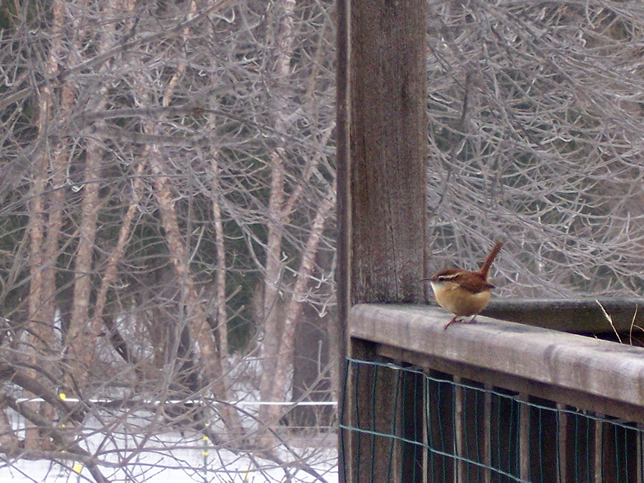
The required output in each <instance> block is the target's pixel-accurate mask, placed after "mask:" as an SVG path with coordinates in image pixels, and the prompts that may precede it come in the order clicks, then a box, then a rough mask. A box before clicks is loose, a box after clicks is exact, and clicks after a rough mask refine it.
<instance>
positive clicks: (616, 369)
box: [350, 304, 644, 406]
mask: <svg viewBox="0 0 644 483" xmlns="http://www.w3.org/2000/svg"><path fill="white" fill-rule="evenodd" d="M447 320H449V315H448V314H446V313H445V312H444V311H442V310H441V309H437V308H433V307H427V306H397V305H379V304H369V305H367V304H362V305H357V306H355V307H354V308H353V309H352V311H351V315H350V332H351V336H352V337H354V338H358V339H361V340H367V341H370V342H372V343H378V344H386V345H388V346H392V347H397V348H402V349H405V350H409V351H415V352H419V353H422V354H425V355H427V356H430V357H436V358H440V359H442V360H446V361H454V362H456V363H458V364H465V365H468V366H472V367H482V368H485V369H487V370H490V371H496V372H498V373H499V374H507V375H511V376H514V377H518V378H522V379H526V380H531V381H535V382H536V383H540V384H545V385H549V386H553V387H559V388H564V389H568V390H573V391H578V392H580V393H586V394H589V395H591V396H600V397H602V398H607V399H611V400H614V401H617V402H621V403H625V404H630V405H636V406H642V405H644V349H642V348H638V347H633V346H629V345H624V344H617V343H614V342H607V341H603V340H597V339H593V338H590V337H583V336H579V335H575V334H566V333H562V332H556V331H550V330H546V329H541V328H538V327H531V326H527V325H522V324H515V323H512V322H503V321H499V320H495V319H489V318H486V317H479V318H478V319H477V320H478V323H476V324H461V325H454V326H452V327H450V329H449V330H447V331H444V330H443V327H444V325H445V323H446V322H447Z"/></svg>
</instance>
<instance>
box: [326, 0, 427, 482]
mask: <svg viewBox="0 0 644 483" xmlns="http://www.w3.org/2000/svg"><path fill="white" fill-rule="evenodd" d="M425 3H426V2H425V1H424V0H405V1H404V2H391V1H388V0H338V2H337V7H338V36H337V38H338V90H337V98H338V138H337V142H338V157H337V164H338V168H337V176H338V180H337V183H338V185H337V188H338V222H339V230H340V239H339V241H338V273H337V279H338V304H339V311H338V312H339V330H338V334H339V336H340V337H343V338H342V339H341V340H340V344H341V345H342V344H345V343H348V338H347V334H348V330H347V323H348V317H349V310H350V308H351V306H352V305H353V304H356V303H363V302H397V303H401V302H404V303H418V302H422V301H423V300H424V286H423V285H424V284H423V283H421V279H422V278H423V276H424V273H423V267H424V266H425V260H424V254H425V245H426V243H425V231H426V223H425V212H426V209H425V204H426V195H425V190H426V182H425V153H426V143H427V135H426V129H427V127H426V126H427V122H426V116H425V109H426V98H425V97H426V96H425V91H426V81H425V79H426V77H425V44H426V42H425V32H426V30H425V23H426V5H425ZM365 347H368V346H364V345H359V347H358V346H356V347H355V348H353V347H351V346H348V353H349V354H350V355H351V354H354V355H358V353H360V355H362V356H366V354H364V350H365ZM346 348H347V346H344V345H342V347H341V351H340V352H341V355H342V353H343V352H344V351H345V349H346ZM354 349H355V350H354ZM341 363H342V364H343V362H341ZM342 373H344V371H342V370H341V374H342ZM353 376H354V374H352V371H351V370H349V371H348V373H347V377H348V381H341V384H343V388H349V390H350V391H351V393H350V394H347V397H346V398H342V400H343V404H344V405H345V407H343V408H341V414H342V415H343V419H342V421H341V423H342V425H343V426H344V427H354V426H353V425H354V424H356V422H357V419H356V416H355V414H356V409H357V408H358V406H359V405H360V406H362V405H363V403H364V401H365V400H366V398H367V397H371V396H367V394H363V393H362V392H360V391H361V389H365V387H364V385H360V386H359V387H357V391H354V390H353V389H354V388H352V387H351V384H352V382H353V380H352V377H353ZM361 377H362V373H361ZM363 380H364V379H363ZM418 380H419V378H408V379H407V381H409V383H410V384H417V383H418ZM389 384H394V380H393V378H392V380H391V381H389ZM381 387H382V386H381ZM343 388H341V389H343ZM402 390H403V391H404V392H408V391H410V390H409V388H402ZM412 392H414V391H412ZM415 393H417V394H422V390H417V391H415ZM363 398H364V399H363ZM370 403H371V404H373V405H374V406H375V407H376V408H377V411H376V412H375V414H376V417H377V418H379V419H382V421H385V422H386V421H394V420H395V416H396V415H395V411H396V408H395V407H394V401H393V399H392V397H391V393H390V392H389V391H387V390H382V391H378V393H377V394H375V399H374V400H373V401H370ZM398 409H400V408H398ZM406 413H407V414H412V413H414V410H409V411H406ZM419 419H420V421H418V424H422V418H419ZM376 427H383V426H382V425H381V424H378V422H376ZM397 427H398V428H404V429H401V430H400V431H401V432H402V433H405V432H407V431H412V429H410V425H409V424H402V425H397ZM413 431H414V432H416V434H422V432H421V431H416V430H415V429H414V430H413ZM398 436H403V434H399V435H398ZM340 437H341V444H340V447H341V448H343V450H344V452H345V454H343V455H341V457H340V467H341V470H340V471H341V475H340V479H341V481H347V482H349V481H350V482H353V481H362V480H360V478H361V476H362V473H361V471H363V470H365V471H367V470H368V469H367V468H363V466H364V465H370V464H371V462H372V461H375V463H376V464H382V461H385V460H386V459H387V457H388V455H387V451H388V450H389V447H388V442H387V440H386V438H376V439H375V443H374V444H373V445H372V444H371V441H372V438H371V436H369V435H364V433H360V432H359V431H351V430H343V431H341V434H340ZM395 452H396V453H399V454H395V455H393V460H394V461H395V462H399V464H400V465H401V468H397V469H396V470H395V471H396V473H397V476H395V479H398V478H402V479H404V480H405V481H412V480H409V479H406V478H407V477H408V476H409V474H408V473H407V471H412V472H413V469H409V468H405V467H406V466H409V464H410V463H409V462H410V461H416V460H417V458H420V459H422V458H421V455H422V452H420V451H418V452H416V449H415V448H414V447H413V445H409V444H397V445H396V447H395ZM410 454H411V455H412V456H410ZM373 458H375V460H374V459H373ZM392 463H394V462H393V461H392ZM411 466H412V467H414V466H415V463H414V464H412V465H411ZM416 473H419V472H417V471H416ZM387 474H388V473H387V472H380V471H379V470H378V468H376V469H375V471H374V475H373V476H374V478H375V479H374V480H372V481H387V480H386V478H387ZM419 477H420V475H418V476H415V477H414V479H415V480H417V479H418V478H419Z"/></svg>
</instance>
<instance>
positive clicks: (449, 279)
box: [425, 242, 503, 329]
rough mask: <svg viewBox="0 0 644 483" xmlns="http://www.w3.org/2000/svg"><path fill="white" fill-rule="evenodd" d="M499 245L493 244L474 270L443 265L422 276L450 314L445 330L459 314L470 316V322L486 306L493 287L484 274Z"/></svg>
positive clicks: (487, 270)
mask: <svg viewBox="0 0 644 483" xmlns="http://www.w3.org/2000/svg"><path fill="white" fill-rule="evenodd" d="M502 246H503V242H497V243H496V245H494V248H492V250H491V251H490V253H489V254H488V256H487V257H486V258H485V262H483V266H482V267H481V270H480V271H478V272H468V271H466V270H459V269H457V268H446V269H445V270H441V271H440V272H438V273H436V274H435V275H434V276H433V277H432V278H429V279H425V280H429V282H430V283H431V285H432V289H433V290H434V296H435V297H436V301H437V302H438V305H440V306H441V307H443V308H444V309H445V310H448V311H449V312H451V313H453V314H454V317H453V318H452V320H450V321H449V322H448V323H447V325H446V326H445V329H447V328H448V327H449V326H450V325H452V324H453V323H454V322H456V321H457V320H456V319H458V318H459V317H464V316H470V315H473V316H474V317H472V320H470V323H472V322H474V319H476V315H477V314H478V313H479V312H480V311H481V310H483V309H484V308H485V307H486V306H487V304H488V302H489V301H490V289H491V288H494V285H492V284H491V283H490V282H488V281H487V276H488V273H489V272H490V267H491V266H492V262H493V261H494V259H495V258H496V256H497V255H498V253H499V251H500V250H501V247H502Z"/></svg>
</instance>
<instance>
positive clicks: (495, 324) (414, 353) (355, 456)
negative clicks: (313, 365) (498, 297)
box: [343, 304, 644, 482]
mask: <svg viewBox="0 0 644 483" xmlns="http://www.w3.org/2000/svg"><path fill="white" fill-rule="evenodd" d="M582 305H583V304H582ZM587 307H590V306H589V305H588V304H587ZM579 313H581V312H579ZM447 320H449V316H448V315H447V314H446V313H445V312H444V311H442V310H440V309H437V308H434V307H429V306H422V305H394V304H391V305H390V304H359V305H356V306H354V307H353V308H352V309H351V311H350V317H349V336H350V346H349V360H351V361H370V362H374V363H385V364H386V363H389V362H394V363H396V364H398V365H399V367H403V368H404V367H405V366H412V367H414V368H416V369H418V370H419V371H420V372H418V370H417V371H416V372H412V373H408V374H405V376H404V380H402V379H401V377H402V375H401V374H402V373H403V372H404V371H401V370H398V371H395V370H391V371H388V372H387V371H384V370H381V371H380V372H378V373H377V374H375V372H374V371H375V370H376V369H375V368H373V367H371V366H365V367H358V366H359V364H356V363H353V364H350V365H349V371H348V380H347V391H346V399H345V404H344V415H343V421H344V426H345V427H348V428H352V431H351V436H350V437H349V438H348V439H349V445H348V447H346V446H345V450H348V454H345V460H346V461H345V464H346V465H347V467H348V471H347V474H350V475H352V480H351V481H405V482H413V481H562V482H567V481H633V482H635V481H642V479H641V477H642V437H641V436H642V435H641V431H639V429H638V428H639V426H640V425H641V424H642V423H644V349H642V348H640V347H633V346H630V345H626V344H618V343H615V342H609V341H605V340H599V339H596V338H593V337H586V336H581V335H575V334H568V333H563V332H558V331H553V330H548V329H543V328H540V327H534V326H529V325H524V324H517V323H512V322H505V321H500V320H496V319H491V318H487V317H479V318H478V323H476V324H457V325H453V326H451V327H450V328H449V329H448V330H444V329H443V328H444V326H445V323H446V321H447ZM548 323H551V322H548ZM597 323H599V322H597ZM620 323H621V324H622V325H623V324H624V323H623V322H620ZM581 327H586V326H584V325H582V326H581ZM595 330H596V327H595ZM369 371H371V372H369ZM421 374H429V375H430V376H432V377H434V376H436V377H438V379H437V380H439V381H440V380H442V379H445V380H446V381H449V382H450V384H451V386H450V387H449V389H450V390H451V391H452V392H451V393H450V397H449V398H447V399H442V400H441V402H437V400H436V399H435V397H434V395H433V394H432V391H445V387H447V386H444V387H443V386H440V382H438V383H434V382H430V383H429V384H428V383H427V379H425V380H424V381H425V382H423V377H420V376H421ZM434 380H435V379H431V381H434ZM461 383H464V384H465V385H464V386H461ZM441 387H442V389H441ZM470 387H475V388H481V394H482V395H483V396H481V398H479V399H477V401H476V402H473V401H474V399H473V396H472V392H473V391H474V389H470ZM468 391H469V394H470V395H469V396H468ZM493 391H501V392H503V394H511V395H513V396H512V397H513V398H514V399H513V401H518V403H517V406H516V408H515V412H514V415H510V414H509V413H506V412H507V411H509V410H511V409H512V408H511V407H510V406H507V405H506V407H505V409H499V408H500V406H498V403H497V406H498V408H497V409H495V410H494V411H496V412H498V413H499V414H503V415H502V417H500V416H497V419H504V418H513V417H515V418H516V425H515V426H516V428H518V429H516V428H515V429H516V431H515V433H513V434H510V433H509V432H508V431H509V430H508V431H506V430H501V429H495V427H500V423H498V422H492V420H493V419H494V417H493V415H492V407H493V405H494V404H495V403H492V399H491V398H490V397H488V395H489V394H490V393H491V392H493ZM405 395H406V396H407V397H405ZM522 401H525V402H526V403H528V402H530V401H533V402H534V401H537V402H538V405H536V406H531V405H530V404H522V403H521V402H522ZM432 405H434V406H436V407H433V408H432V407H431V406H432ZM544 405H545V407H548V408H549V407H551V408H552V414H553V415H554V416H553V417H550V416H547V417H545V416H544V414H545V413H544V412H543V411H539V410H537V408H538V407H540V406H544ZM548 414H550V413H548ZM609 416H610V417H613V418H620V419H619V424H620V426H619V427H615V428H613V427H612V425H611V422H610V421H612V419H610V418H609V419H606V418H607V417H609ZM595 418H596V419H595ZM429 419H432V421H428V420H429ZM430 423H431V424H430ZM437 424H438V425H443V426H445V428H443V429H441V435H443V436H441V437H443V438H445V436H444V435H448V437H447V439H450V438H451V439H450V441H449V442H448V443H449V444H448V445H447V446H448V447H449V448H448V449H449V450H453V454H451V455H450V454H439V455H438V456H439V457H440V458H439V460H436V458H433V459H432V458H429V457H428V439H431V435H428V434H427V433H428V431H429V430H428V429H427V428H429V427H436V425H437ZM468 424H469V425H470V426H471V425H475V426H476V428H475V429H472V428H473V427H474V426H471V427H469V428H468ZM624 425H626V426H624ZM624 427H626V429H623V428H624ZM631 427H632V428H633V431H632V432H630V429H629V428H631ZM392 428H393V432H394V433H397V434H392V435H391V437H389V438H388V437H386V436H381V435H382V434H384V433H386V432H387V431H392ZM361 431H365V432H361ZM512 431H514V430H512ZM501 433H503V434H501ZM505 433H507V434H505ZM513 438H514V439H513ZM392 442H393V443H392ZM414 442H416V443H418V444H414ZM468 445H469V447H473V446H476V447H479V448H481V449H480V450H479V454H480V455H481V456H480V464H479V465H478V467H475V468H474V469H473V470H472V469H471V464H472V460H471V458H469V457H468V455H466V453H464V451H465V449H466V447H468ZM495 445H496V446H497V447H495ZM513 445H514V446H513ZM498 446H501V447H502V448H503V451H505V452H507V453H508V454H513V452H514V456H512V457H513V458H514V459H515V460H516V466H517V468H516V472H515V474H516V478H514V479H513V478H510V477H507V476H503V477H502V478H509V479H501V480H499V478H501V476H499V474H497V473H495V472H494V471H493V469H492V468H491V466H490V465H492V466H494V465H493V464H492V463H493V461H494V456H493V455H494V454H496V453H495V452H498V451H499V448H498ZM443 449H445V448H443ZM443 452H444V451H443ZM437 453H442V452H441V451H437ZM448 453H449V451H448ZM388 454H391V458H387V457H386V456H387V455H388ZM434 456H436V455H434ZM582 460H583V461H582ZM468 461H469V464H470V467H467V464H466V463H468ZM582 463H583V464H582ZM432 465H433V467H431V466H432ZM392 467H393V468H394V469H393V470H392V469H391V468H392ZM437 468H438V469H437ZM495 475H496V476H495ZM535 475H537V476H538V479H536V480H535V479H534V478H535Z"/></svg>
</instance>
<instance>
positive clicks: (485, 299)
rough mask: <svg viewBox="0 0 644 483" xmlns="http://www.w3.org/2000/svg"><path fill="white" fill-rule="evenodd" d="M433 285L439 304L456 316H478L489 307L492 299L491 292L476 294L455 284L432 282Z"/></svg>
mask: <svg viewBox="0 0 644 483" xmlns="http://www.w3.org/2000/svg"><path fill="white" fill-rule="evenodd" d="M431 285H432V290H434V296H435V297H436V301H437V302H438V304H439V305H440V306H441V307H443V308H444V309H445V310H448V311H449V312H451V313H453V314H454V315H462V316H469V315H476V314H478V313H479V312H480V311H481V310H483V309H484V308H485V307H486V306H487V304H488V303H489V301H490V297H491V294H490V291H489V290H484V291H483V292H480V293H477V294H474V293H472V292H468V291H467V290H465V289H462V288H460V287H459V286H458V285H457V284H455V283H450V282H442V283H436V282H431Z"/></svg>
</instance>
